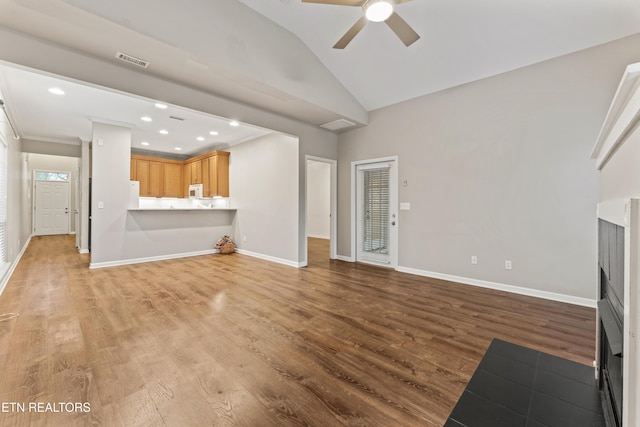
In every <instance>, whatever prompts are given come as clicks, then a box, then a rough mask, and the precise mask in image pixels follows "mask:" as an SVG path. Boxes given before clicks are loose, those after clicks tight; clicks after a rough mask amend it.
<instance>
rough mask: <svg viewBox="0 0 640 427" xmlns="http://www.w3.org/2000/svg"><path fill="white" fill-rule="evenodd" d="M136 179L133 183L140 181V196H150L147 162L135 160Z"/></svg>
mask: <svg viewBox="0 0 640 427" xmlns="http://www.w3.org/2000/svg"><path fill="white" fill-rule="evenodd" d="M135 170H136V177H135V181H140V195H141V196H143V197H148V196H150V195H151V192H150V190H149V161H148V160H139V159H136V160H135Z"/></svg>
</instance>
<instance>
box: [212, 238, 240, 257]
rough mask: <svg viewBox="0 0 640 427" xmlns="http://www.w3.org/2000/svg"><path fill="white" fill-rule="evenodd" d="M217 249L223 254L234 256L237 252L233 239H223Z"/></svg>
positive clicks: (219, 241) (219, 240)
mask: <svg viewBox="0 0 640 427" xmlns="http://www.w3.org/2000/svg"><path fill="white" fill-rule="evenodd" d="M216 249H219V250H220V253H221V254H232V253H234V252H235V251H236V244H235V243H233V240H232V239H231V237H229V236H224V237H223V238H222V239H218V242H217V243H216Z"/></svg>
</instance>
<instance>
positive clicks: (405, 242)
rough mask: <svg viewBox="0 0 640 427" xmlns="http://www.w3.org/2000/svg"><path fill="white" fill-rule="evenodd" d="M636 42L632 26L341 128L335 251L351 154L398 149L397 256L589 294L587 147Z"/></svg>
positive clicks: (572, 295)
mask: <svg viewBox="0 0 640 427" xmlns="http://www.w3.org/2000/svg"><path fill="white" fill-rule="evenodd" d="M638 43H640V36H634V37H630V38H627V39H623V40H620V41H617V42H614V43H610V44H607V45H602V46H599V47H596V48H592V49H589V50H585V51H582V52H578V53H575V54H572V55H567V56H565V57H561V58H557V59H554V60H550V61H546V62H543V63H540V64H536V65H532V66H529V67H525V68H522V69H519V70H515V71H512V72H509V73H505V74H502V75H499V76H495V77H492V78H487V79H484V80H481V81H477V82H474V83H470V84H467V85H463V86H459V87H456V88H452V89H450V90H446V91H442V92H439V93H435V94H432V95H428V96H423V97H420V98H416V99H413V100H410V101H407V102H404V103H401V104H397V105H394V106H390V107H387V108H384V109H380V110H377V111H374V112H372V113H371V114H370V124H369V126H367V127H364V128H360V129H356V130H353V131H351V132H347V133H345V134H342V135H340V138H339V188H340V189H341V191H340V193H339V217H338V224H339V229H338V230H339V241H338V244H339V246H338V253H339V255H341V256H349V255H350V254H351V243H350V234H349V230H350V227H351V224H350V212H349V207H350V198H351V197H352V195H351V194H350V191H349V188H350V187H349V182H350V179H351V178H350V171H349V165H350V162H351V161H354V160H363V159H367V158H376V157H383V156H390V155H398V156H399V181H400V182H402V181H403V180H407V184H408V185H407V186H406V187H404V186H400V187H399V202H410V203H411V210H410V211H399V221H398V224H399V241H400V243H399V246H400V247H399V266H401V267H402V268H403V269H411V270H412V271H414V272H418V273H421V274H426V275H442V274H443V275H447V276H449V277H453V278H456V279H469V280H466V281H467V283H475V284H484V285H490V286H496V287H498V286H497V285H508V287H509V288H510V289H513V290H516V291H522V292H523V293H534V294H539V295H540V296H545V297H551V298H557V299H561V300H569V301H574V302H577V303H584V304H588V305H592V304H593V303H594V300H595V297H596V295H595V280H596V266H595V262H594V260H595V259H596V233H595V216H594V212H595V208H596V202H597V199H598V181H597V175H596V173H595V170H594V168H593V162H592V161H591V160H590V159H589V157H590V151H591V147H592V145H593V142H594V141H595V139H596V137H597V135H598V131H599V129H600V125H601V123H602V121H603V119H604V116H605V114H606V112H607V109H608V106H609V103H610V101H611V98H612V97H613V94H614V92H615V89H616V86H617V83H618V81H619V79H620V75H621V73H622V72H623V71H624V68H625V66H626V64H627V63H629V62H634V61H632V58H634V57H635V58H638V57H640V52H639V51H638V50H637V46H638ZM472 255H476V256H477V257H478V265H471V262H470V258H471V256H472ZM505 260H511V261H512V263H513V269H512V270H505V268H504V262H505Z"/></svg>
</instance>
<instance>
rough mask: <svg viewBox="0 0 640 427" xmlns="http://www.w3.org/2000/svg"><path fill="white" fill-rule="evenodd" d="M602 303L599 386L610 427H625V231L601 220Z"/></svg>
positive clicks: (600, 264)
mask: <svg viewBox="0 0 640 427" xmlns="http://www.w3.org/2000/svg"><path fill="white" fill-rule="evenodd" d="M598 248H599V253H598V264H599V272H600V279H599V286H600V299H599V301H598V313H599V322H600V348H599V350H598V351H599V353H600V368H599V369H600V372H599V379H600V381H599V386H600V390H601V395H602V406H603V409H604V415H605V418H606V420H607V424H608V425H609V426H615V427H621V426H622V405H623V402H622V384H623V380H624V379H623V372H622V357H623V354H622V349H623V324H624V227H622V226H619V225H616V224H612V223H610V222H607V221H605V220H603V219H599V220H598Z"/></svg>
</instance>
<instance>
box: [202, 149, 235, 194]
mask: <svg viewBox="0 0 640 427" xmlns="http://www.w3.org/2000/svg"><path fill="white" fill-rule="evenodd" d="M213 153H215V154H213V155H212V156H210V157H208V158H207V159H206V160H207V172H208V184H209V188H208V190H209V191H208V193H207V188H203V190H204V195H205V197H216V196H219V197H229V153H228V152H226V151H214V152H213ZM203 187H204V186H203Z"/></svg>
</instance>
